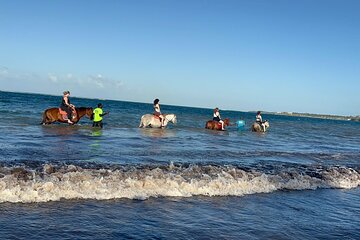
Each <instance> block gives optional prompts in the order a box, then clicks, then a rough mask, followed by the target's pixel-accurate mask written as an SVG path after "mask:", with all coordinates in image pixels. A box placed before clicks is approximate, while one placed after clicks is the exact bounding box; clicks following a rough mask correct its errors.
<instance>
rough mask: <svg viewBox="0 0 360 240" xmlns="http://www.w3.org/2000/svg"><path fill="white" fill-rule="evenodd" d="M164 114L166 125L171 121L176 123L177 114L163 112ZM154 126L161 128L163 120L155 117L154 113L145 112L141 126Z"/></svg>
mask: <svg viewBox="0 0 360 240" xmlns="http://www.w3.org/2000/svg"><path fill="white" fill-rule="evenodd" d="M163 116H164V118H165V119H164V127H166V126H167V125H168V123H169V122H172V123H173V124H176V115H175V114H163ZM141 127H142V128H145V127H152V128H160V127H161V122H160V119H159V118H158V117H155V116H154V115H153V114H145V115H143V116H142V117H141V120H140V125H139V128H141Z"/></svg>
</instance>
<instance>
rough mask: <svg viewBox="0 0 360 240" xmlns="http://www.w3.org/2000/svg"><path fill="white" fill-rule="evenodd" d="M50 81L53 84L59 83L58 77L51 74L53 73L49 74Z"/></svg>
mask: <svg viewBox="0 0 360 240" xmlns="http://www.w3.org/2000/svg"><path fill="white" fill-rule="evenodd" d="M48 79H49V80H50V81H51V82H53V83H57V82H58V77H57V76H55V75H53V74H51V73H49V74H48Z"/></svg>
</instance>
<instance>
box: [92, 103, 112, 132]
mask: <svg viewBox="0 0 360 240" xmlns="http://www.w3.org/2000/svg"><path fill="white" fill-rule="evenodd" d="M102 107H103V105H102V104H101V103H99V104H98V107H97V108H95V109H94V111H93V114H94V118H93V127H100V128H102V127H103V123H102V117H103V116H105V115H106V114H109V111H107V112H105V113H103V110H102Z"/></svg>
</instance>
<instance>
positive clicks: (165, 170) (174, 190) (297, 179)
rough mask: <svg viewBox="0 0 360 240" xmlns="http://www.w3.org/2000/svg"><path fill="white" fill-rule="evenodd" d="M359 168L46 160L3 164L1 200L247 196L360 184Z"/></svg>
mask: <svg viewBox="0 0 360 240" xmlns="http://www.w3.org/2000/svg"><path fill="white" fill-rule="evenodd" d="M359 184H360V171H359V169H354V168H350V167H340V166H330V167H308V166H307V167H293V166H292V167H281V168H279V169H271V170H266V169H262V168H261V167H260V168H250V167H247V168H246V167H239V166H230V165H228V166H216V165H211V164H207V165H199V164H197V165H174V164H172V163H171V164H169V165H167V166H120V167H116V168H104V167H101V168H86V167H80V166H76V165H61V166H58V165H51V164H43V165H41V166H40V167H38V168H37V169H30V168H27V167H14V166H12V167H5V166H3V167H0V202H14V203H15V202H22V203H29V202H47V201H59V200H62V199H98V200H105V199H116V198H129V199H142V200H143V199H147V198H150V197H191V196H198V195H204V196H243V195H246V194H255V193H270V192H273V191H277V190H305V189H317V188H346V189H347V188H356V187H358V186H359Z"/></svg>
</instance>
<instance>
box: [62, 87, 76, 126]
mask: <svg viewBox="0 0 360 240" xmlns="http://www.w3.org/2000/svg"><path fill="white" fill-rule="evenodd" d="M63 94H64V95H63V99H62V102H61V105H60V108H61V110H63V111H65V112H66V113H67V117H68V119H66V120H67V121H68V123H69V124H73V122H72V121H71V120H70V119H72V111H73V109H75V106H74V105H73V104H71V103H70V99H69V96H70V91H64V92H63Z"/></svg>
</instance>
